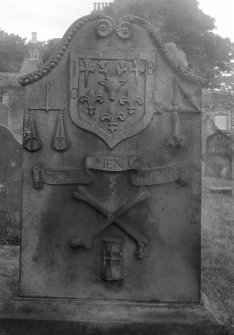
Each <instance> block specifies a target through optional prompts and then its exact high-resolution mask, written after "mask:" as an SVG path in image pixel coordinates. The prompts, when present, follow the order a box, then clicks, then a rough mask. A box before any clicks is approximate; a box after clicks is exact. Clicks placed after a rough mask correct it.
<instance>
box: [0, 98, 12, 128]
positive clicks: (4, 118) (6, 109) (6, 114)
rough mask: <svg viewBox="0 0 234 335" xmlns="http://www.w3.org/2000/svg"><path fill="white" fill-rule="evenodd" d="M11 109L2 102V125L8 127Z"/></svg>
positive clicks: (0, 113) (0, 122) (0, 119)
mask: <svg viewBox="0 0 234 335" xmlns="http://www.w3.org/2000/svg"><path fill="white" fill-rule="evenodd" d="M9 112H10V108H9V107H8V106H7V105H5V104H3V103H1V102H0V125H3V126H8V118H9Z"/></svg>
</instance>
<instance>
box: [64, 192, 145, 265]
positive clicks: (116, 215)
mask: <svg viewBox="0 0 234 335" xmlns="http://www.w3.org/2000/svg"><path fill="white" fill-rule="evenodd" d="M73 197H74V198H75V199H76V200H80V201H84V202H86V203H87V204H89V205H90V206H92V207H93V208H95V209H96V210H97V211H98V212H100V213H101V214H102V215H104V216H105V217H107V219H106V222H105V223H104V225H102V227H101V228H99V229H98V230H97V231H95V232H94V233H92V236H91V237H90V238H88V239H86V240H84V239H81V238H74V239H72V240H71V241H70V246H71V247H72V248H79V247H82V248H85V249H87V250H88V249H91V248H92V244H93V240H94V239H95V238H96V237H97V236H98V235H99V234H101V233H102V232H103V231H104V230H106V229H107V228H108V227H110V226H111V225H112V224H113V223H115V224H116V225H117V226H118V227H119V228H120V229H121V230H123V231H124V232H125V233H126V234H127V235H128V236H129V237H131V238H132V239H133V240H134V241H135V243H136V246H137V250H136V258H137V259H142V258H143V257H144V247H145V246H146V245H147V244H148V243H149V240H148V238H147V237H146V236H144V235H142V234H141V233H139V232H138V231H137V230H135V229H134V228H133V227H129V226H128V225H127V224H126V222H125V221H123V220H122V219H121V218H120V217H121V216H122V215H123V214H124V213H126V212H128V211H129V210H130V209H131V208H133V207H135V206H136V205H137V204H138V203H140V202H142V201H144V200H147V199H149V198H150V193H149V192H148V191H147V190H146V188H145V187H144V186H142V187H141V188H139V190H138V192H137V193H136V195H135V196H134V197H133V198H132V199H130V200H128V201H126V202H124V203H123V204H122V205H121V206H120V207H118V208H117V209H116V210H115V211H114V212H112V213H111V212H109V211H108V210H107V209H106V208H105V207H104V206H103V205H101V204H100V203H99V202H98V201H97V200H96V199H95V197H94V196H92V195H91V194H90V193H88V192H87V191H86V189H85V188H84V187H82V186H78V187H77V191H74V192H73Z"/></svg>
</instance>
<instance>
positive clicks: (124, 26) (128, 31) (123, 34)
mask: <svg viewBox="0 0 234 335" xmlns="http://www.w3.org/2000/svg"><path fill="white" fill-rule="evenodd" d="M116 33H117V35H118V36H119V37H120V38H123V39H128V38H130V37H131V36H132V28H131V24H130V23H129V22H127V21H122V22H120V23H119V24H118V25H117V27H116Z"/></svg>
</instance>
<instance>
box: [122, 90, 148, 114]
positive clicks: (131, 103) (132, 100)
mask: <svg viewBox="0 0 234 335" xmlns="http://www.w3.org/2000/svg"><path fill="white" fill-rule="evenodd" d="M119 102H120V104H121V105H124V104H125V102H126V103H127V104H128V114H130V115H133V114H135V111H136V103H138V105H142V104H143V103H144V99H143V98H141V97H134V96H131V95H130V94H129V92H128V93H127V96H126V95H124V96H122V97H121V98H120V101H119Z"/></svg>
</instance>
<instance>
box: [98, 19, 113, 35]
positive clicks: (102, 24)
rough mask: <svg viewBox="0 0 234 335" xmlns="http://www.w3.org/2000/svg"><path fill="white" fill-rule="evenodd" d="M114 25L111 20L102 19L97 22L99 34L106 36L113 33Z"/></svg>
mask: <svg viewBox="0 0 234 335" xmlns="http://www.w3.org/2000/svg"><path fill="white" fill-rule="evenodd" d="M113 30H114V27H113V24H112V22H111V21H110V20H107V19H102V20H99V21H98V23H97V35H98V36H100V37H106V36H108V35H110V34H112V33H113Z"/></svg>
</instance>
